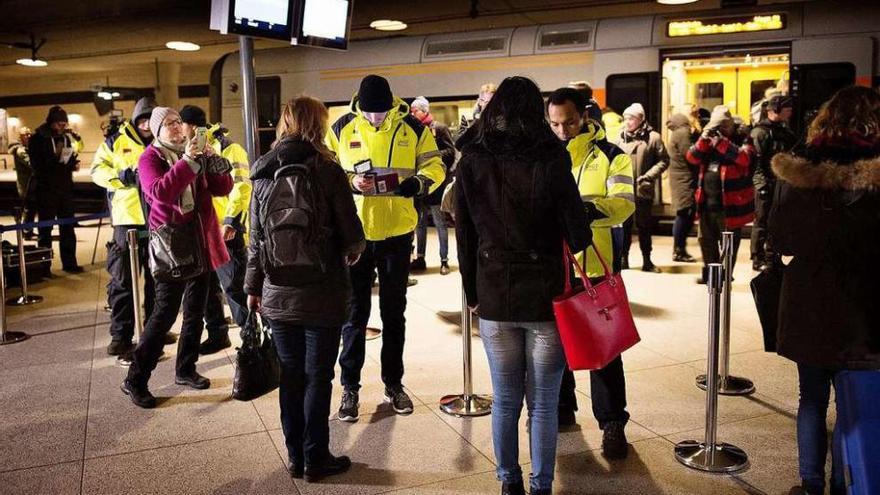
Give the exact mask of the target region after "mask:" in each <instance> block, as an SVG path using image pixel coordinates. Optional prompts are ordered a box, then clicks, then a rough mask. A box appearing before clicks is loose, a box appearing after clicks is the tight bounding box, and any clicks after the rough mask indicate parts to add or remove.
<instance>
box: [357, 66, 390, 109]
mask: <svg viewBox="0 0 880 495" xmlns="http://www.w3.org/2000/svg"><path fill="white" fill-rule="evenodd" d="M393 105H394V97H393V96H392V95H391V86H389V85H388V80H386V79H385V78H384V77H381V76H377V75H375V74H370V75H369V76H367V77H365V78H363V80H361V87H360V89H358V106H359V107H360V109H361V111H362V112H387V111H389V110H391V107H392V106H393Z"/></svg>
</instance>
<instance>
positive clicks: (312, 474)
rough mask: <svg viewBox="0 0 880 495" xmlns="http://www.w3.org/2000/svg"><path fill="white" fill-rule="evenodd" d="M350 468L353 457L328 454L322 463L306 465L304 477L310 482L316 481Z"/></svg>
mask: <svg viewBox="0 0 880 495" xmlns="http://www.w3.org/2000/svg"><path fill="white" fill-rule="evenodd" d="M349 469H351V459H349V458H348V457H346V456H344V455H341V456H339V457H335V456H333V455H331V454H328V455H327V457H326V458H325V459H324V461H323V462H321V463H320V464H311V465H308V466H306V467H305V470H304V473H303V474H304V476H303V477H304V478H305V480H306V481H308V482H309V483H314V482H316V481H321V480H322V479H324V478H325V477H327V476H333V475H336V474H342V473H344V472H346V471H348V470H349Z"/></svg>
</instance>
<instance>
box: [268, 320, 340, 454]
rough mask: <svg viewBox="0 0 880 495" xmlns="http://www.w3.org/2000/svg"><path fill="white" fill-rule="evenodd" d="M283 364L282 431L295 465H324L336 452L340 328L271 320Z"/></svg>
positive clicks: (281, 394)
mask: <svg viewBox="0 0 880 495" xmlns="http://www.w3.org/2000/svg"><path fill="white" fill-rule="evenodd" d="M269 325H270V327H271V328H272V337H273V339H274V340H275V347H276V349H277V351H278V360H279V361H280V362H281V386H280V387H279V402H280V405H281V429H282V430H283V431H284V442H285V444H286V445H287V455H288V458H289V460H290V462H291V463H296V462H304V463H305V464H306V465H315V464H320V463H321V462H322V461H324V460H325V459H326V457H327V456H328V455H329V453H330V449H329V445H330V428H329V423H328V421H329V417H330V396H331V392H332V391H333V365H334V364H335V363H336V353H337V351H338V349H339V337H340V329H339V328H321V327H306V326H300V325H292V324H287V323H283V322H278V321H270V322H269Z"/></svg>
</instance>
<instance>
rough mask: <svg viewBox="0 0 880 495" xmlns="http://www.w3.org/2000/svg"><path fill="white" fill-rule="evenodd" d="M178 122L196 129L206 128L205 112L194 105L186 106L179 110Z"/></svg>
mask: <svg viewBox="0 0 880 495" xmlns="http://www.w3.org/2000/svg"><path fill="white" fill-rule="evenodd" d="M180 120H181V122H183V123H184V124H189V125H194V126H197V127H208V118H207V117H206V116H205V111H204V110H202V109H201V108H199V107H197V106H195V105H186V106H184V107H183V108H181V109H180Z"/></svg>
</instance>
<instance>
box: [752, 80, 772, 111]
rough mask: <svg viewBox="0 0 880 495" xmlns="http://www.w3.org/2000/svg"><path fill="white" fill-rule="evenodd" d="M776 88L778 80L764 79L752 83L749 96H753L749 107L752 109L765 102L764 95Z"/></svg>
mask: <svg viewBox="0 0 880 495" xmlns="http://www.w3.org/2000/svg"><path fill="white" fill-rule="evenodd" d="M775 87H776V80H775V79H762V80H756V81H752V82H751V84H749V94H750V95H751V96H750V97H749V107H751V106H752V105H754V104H755V103H757V102H759V101H761V100H763V99H764V93H766V92H767V90H768V89H769V88H775Z"/></svg>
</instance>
